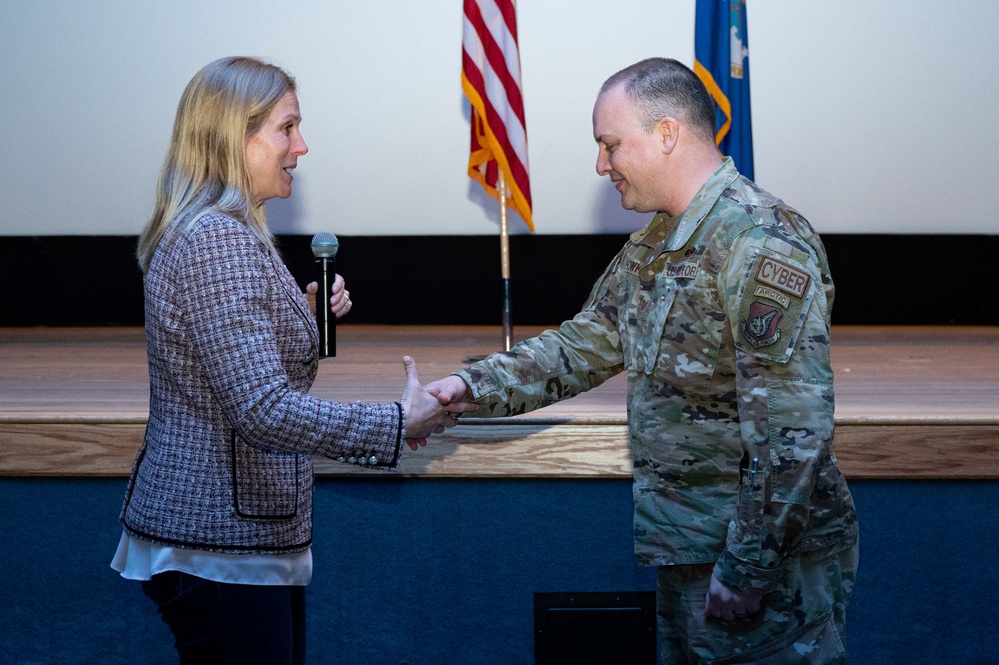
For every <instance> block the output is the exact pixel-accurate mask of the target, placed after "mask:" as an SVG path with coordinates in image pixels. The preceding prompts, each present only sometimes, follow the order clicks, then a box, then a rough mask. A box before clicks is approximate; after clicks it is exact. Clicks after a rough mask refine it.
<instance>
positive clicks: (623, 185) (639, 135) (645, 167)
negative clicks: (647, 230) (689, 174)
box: [593, 85, 666, 212]
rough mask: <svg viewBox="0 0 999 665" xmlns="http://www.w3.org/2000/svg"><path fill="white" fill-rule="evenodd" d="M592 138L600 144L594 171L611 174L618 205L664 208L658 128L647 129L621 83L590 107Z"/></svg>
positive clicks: (640, 209)
mask: <svg viewBox="0 0 999 665" xmlns="http://www.w3.org/2000/svg"><path fill="white" fill-rule="evenodd" d="M593 138H594V139H595V140H596V142H597V145H598V146H599V148H600V152H599V153H598V154H597V174H598V175H602V176H603V175H606V176H610V179H611V182H613V183H614V187H615V189H617V191H618V192H620V193H621V205H622V206H623V207H624V208H625V209H627V210H634V211H635V212H658V211H659V210H662V209H663V205H664V203H663V198H662V191H663V188H664V186H665V185H666V183H664V182H663V178H662V175H661V170H660V169H661V166H662V162H663V158H664V157H665V155H664V153H663V150H662V147H663V138H662V135H661V134H660V132H658V131H656V130H653V131H652V132H646V131H645V128H644V127H643V126H642V123H641V122H640V121H639V118H638V114H637V113H636V112H635V109H634V105H633V104H632V102H631V100H630V99H628V96H627V94H626V93H625V92H624V87H623V86H620V85H619V86H616V87H614V88H611V89H610V90H608V91H607V92H605V93H604V94H602V95H600V97H598V98H597V103H596V105H595V106H594V107H593Z"/></svg>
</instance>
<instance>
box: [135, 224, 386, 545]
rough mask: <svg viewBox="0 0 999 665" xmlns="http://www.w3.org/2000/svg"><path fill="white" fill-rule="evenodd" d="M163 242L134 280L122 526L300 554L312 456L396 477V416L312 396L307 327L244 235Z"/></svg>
mask: <svg viewBox="0 0 999 665" xmlns="http://www.w3.org/2000/svg"><path fill="white" fill-rule="evenodd" d="M164 238H165V239H164V240H163V241H161V242H160V247H159V248H158V249H157V250H156V254H155V256H154V257H153V260H152V262H151V264H150V266H149V270H148V272H147V273H146V276H145V282H144V285H145V317H146V321H145V324H146V345H147V352H148V357H149V384H150V397H149V421H148V425H147V427H146V433H145V437H144V440H143V443H142V446H141V448H140V449H139V452H138V454H137V456H136V458H135V463H134V464H133V468H132V473H131V476H130V479H129V484H128V489H127V491H126V495H125V504H124V507H123V509H122V513H121V520H122V523H123V524H124V526H125V528H126V530H127V531H128V532H129V533H130V534H131V535H133V536H135V537H137V538H142V539H145V540H149V541H152V542H156V543H160V544H164V545H169V546H173V547H180V548H194V549H200V550H205V551H211V552H228V553H244V554H245V553H278V552H300V551H303V550H305V549H306V548H308V547H309V545H310V543H311V542H312V490H313V469H312V455H315V454H319V455H325V456H327V457H331V458H333V459H338V460H340V461H344V462H347V461H350V462H352V463H354V464H362V465H365V466H368V467H379V468H395V467H396V466H397V465H398V460H399V455H400V445H401V443H402V439H403V438H404V436H405V414H404V413H403V409H402V407H401V405H399V404H398V403H395V404H364V403H360V402H355V403H353V404H339V403H334V402H329V401H326V400H322V399H318V398H316V397H312V396H310V395H309V394H308V392H307V391H308V390H309V388H310V387H311V386H312V382H313V380H314V379H315V376H316V372H317V370H318V342H319V336H318V330H317V328H316V324H315V320H314V318H313V316H312V313H311V310H310V309H309V305H308V302H307V301H306V299H305V296H304V295H303V294H302V292H301V290H300V289H299V287H298V285H297V284H296V283H295V281H294V279H293V278H292V276H291V274H290V273H289V272H288V270H287V268H286V267H285V266H284V264H283V263H282V262H281V261H280V260H278V259H277V257H275V256H274V255H273V254H272V253H271V252H269V251H268V249H267V248H266V247H265V246H264V244H263V243H262V242H260V240H258V239H257V238H256V237H255V236H254V235H253V233H252V232H251V231H250V230H249V229H248V228H247V227H246V225H245V224H243V223H242V222H240V221H238V220H236V219H233V218H231V217H228V216H225V215H222V214H217V213H213V214H209V215H206V216H205V217H203V218H201V219H200V220H199V221H197V222H195V223H194V224H193V225H192V226H191V227H189V228H188V229H186V230H183V231H181V232H179V233H177V234H175V235H174V236H173V237H171V235H170V233H169V232H168V234H167V235H166V236H164Z"/></svg>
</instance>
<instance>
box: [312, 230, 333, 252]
mask: <svg viewBox="0 0 999 665" xmlns="http://www.w3.org/2000/svg"><path fill="white" fill-rule="evenodd" d="M338 249H340V243H339V242H337V239H336V236H335V235H333V234H332V233H326V232H325V231H322V232H320V233H317V234H316V235H314V236H312V256H314V257H315V258H317V259H331V258H333V257H334V256H336V250H338Z"/></svg>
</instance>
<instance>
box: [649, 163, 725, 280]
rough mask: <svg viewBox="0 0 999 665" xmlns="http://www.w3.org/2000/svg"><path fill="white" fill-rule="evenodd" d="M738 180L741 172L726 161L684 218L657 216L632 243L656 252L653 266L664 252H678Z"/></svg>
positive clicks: (695, 197)
mask: <svg viewBox="0 0 999 665" xmlns="http://www.w3.org/2000/svg"><path fill="white" fill-rule="evenodd" d="M738 177H739V172H738V171H736V170H735V165H734V164H733V163H732V158H731V157H725V158H724V160H722V165H721V166H719V167H718V170H717V171H715V172H714V173H713V174H712V175H711V177H710V178H708V179H707V181H705V183H704V184H703V185H701V188H700V189H699V190H697V194H695V195H694V198H693V199H691V201H690V204H689V205H688V206H687V209H686V210H684V211H683V214H681V215H680V217H668V216H667V215H665V214H664V213H661V212H660V213H656V216H655V217H653V218H652V221H651V222H649V225H648V226H646V227H645V228H644V229H642V230H641V231H637V232H635V233H634V234H632V236H631V241H632V242H633V243H635V244H641V245H645V246H647V247H649V248H651V249H655V250H656V251H653V252H651V253H650V256H649V262H650V263H651V261H653V260H655V258H656V257H658V256H659V255H660V254H662V253H663V252H675V251H676V250H678V249H681V248H683V247H684V246H686V244H687V243H688V242H689V241H690V238H691V236H693V235H694V231H695V230H697V227H698V226H700V225H701V222H703V221H704V218H705V217H706V216H707V214H708V212H710V210H711V209H712V208H713V207H714V205H715V202H716V201H718V199H719V198H720V197H721V195H722V193H723V192H724V191H725V190H726V189H728V187H729V185H731V184H732V183H733V182H734V181H735V180H736V178H738Z"/></svg>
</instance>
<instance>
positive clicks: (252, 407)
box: [176, 220, 405, 468]
mask: <svg viewBox="0 0 999 665" xmlns="http://www.w3.org/2000/svg"><path fill="white" fill-rule="evenodd" d="M178 277H179V279H178V284H177V286H176V288H177V289H178V290H180V291H181V294H180V302H181V303H182V304H181V307H182V309H183V311H184V312H186V317H185V318H186V328H187V335H188V336H189V339H190V343H191V345H192V347H193V349H194V353H195V355H196V357H197V360H198V364H199V367H200V370H201V371H202V372H203V373H204V376H205V380H206V381H207V383H208V385H209V387H210V389H211V392H212V396H213V397H214V399H215V400H217V401H218V403H219V405H220V406H221V408H222V411H223V412H224V414H225V416H226V418H227V419H228V420H229V422H230V424H231V425H232V427H233V429H234V430H235V431H236V433H237V434H238V436H239V437H240V438H241V439H242V440H244V441H245V442H246V443H247V444H249V445H250V446H252V447H254V448H258V449H263V450H264V451H266V450H272V449H273V450H281V451H285V452H293V453H305V454H321V455H325V456H328V457H331V458H334V459H339V458H344V459H345V460H346V459H349V458H351V457H357V456H363V457H364V458H365V460H366V461H369V463H371V464H372V465H373V466H378V467H389V468H394V467H395V466H397V465H398V459H399V456H400V451H401V443H402V438H403V435H404V434H403V433H404V426H405V421H404V414H403V413H402V409H401V407H400V406H399V405H398V404H364V403H361V402H356V403H354V404H340V403H335V402H329V401H326V400H322V399H319V398H316V397H313V396H311V395H309V394H307V393H305V392H302V391H299V390H295V389H294V388H293V387H292V386H291V383H290V380H289V377H288V375H287V372H286V371H285V369H284V366H283V364H282V360H281V353H280V350H279V348H278V335H280V334H282V331H279V330H276V329H275V327H274V320H273V318H272V316H271V311H272V309H273V308H274V307H275V301H276V299H278V298H280V297H282V296H281V295H280V287H278V286H277V284H276V282H275V279H274V277H273V267H272V265H271V260H270V258H269V256H268V254H267V253H266V251H265V250H264V249H263V248H262V247H261V246H260V244H259V243H258V242H257V241H256V239H255V238H254V237H253V236H252V235H251V234H250V233H249V232H248V231H246V230H245V229H244V228H243V227H242V225H241V224H240V223H239V222H236V221H234V220H215V221H213V222H212V225H211V228H210V229H203V230H201V231H197V232H194V233H193V234H192V238H191V242H190V244H189V245H188V247H187V248H186V253H185V257H184V259H183V260H182V261H181V267H180V272H179V275H178ZM284 332H285V333H287V331H284Z"/></svg>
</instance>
